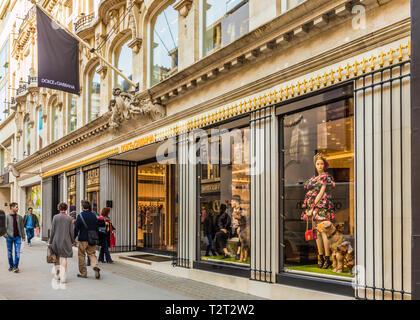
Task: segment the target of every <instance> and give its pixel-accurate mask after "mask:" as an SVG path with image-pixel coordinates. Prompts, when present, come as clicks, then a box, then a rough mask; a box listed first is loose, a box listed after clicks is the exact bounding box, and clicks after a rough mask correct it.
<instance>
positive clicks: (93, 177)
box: [87, 168, 99, 186]
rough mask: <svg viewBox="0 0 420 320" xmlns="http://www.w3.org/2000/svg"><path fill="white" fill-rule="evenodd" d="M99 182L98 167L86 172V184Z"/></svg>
mask: <svg viewBox="0 0 420 320" xmlns="http://www.w3.org/2000/svg"><path fill="white" fill-rule="evenodd" d="M95 184H99V168H98V169H93V170H89V171H88V172H87V185H88V186H91V185H95Z"/></svg>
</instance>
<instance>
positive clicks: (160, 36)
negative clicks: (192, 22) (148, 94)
mask: <svg viewBox="0 0 420 320" xmlns="http://www.w3.org/2000/svg"><path fill="white" fill-rule="evenodd" d="M174 2H175V1H172V3H171V5H168V6H167V7H166V8H165V9H164V10H163V11H162V12H161V13H160V14H159V15H158V16H157V17H156V20H155V21H154V23H153V25H152V29H151V30H152V37H151V38H152V42H151V51H152V53H151V64H150V65H151V71H150V73H151V83H150V84H151V85H152V86H153V85H155V84H157V83H159V82H161V81H162V80H165V79H166V78H168V77H169V76H170V75H172V74H173V73H175V72H176V70H177V67H178V11H176V10H175V9H174V8H173V3H174Z"/></svg>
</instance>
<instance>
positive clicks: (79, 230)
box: [74, 200, 100, 279]
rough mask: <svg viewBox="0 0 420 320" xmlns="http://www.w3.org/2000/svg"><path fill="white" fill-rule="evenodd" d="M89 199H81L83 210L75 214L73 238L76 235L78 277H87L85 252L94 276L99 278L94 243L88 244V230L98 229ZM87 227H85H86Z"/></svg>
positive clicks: (96, 219)
mask: <svg viewBox="0 0 420 320" xmlns="http://www.w3.org/2000/svg"><path fill="white" fill-rule="evenodd" d="M90 208H91V207H90V203H89V201H86V200H82V209H83V211H82V212H81V213H80V214H79V215H78V216H77V218H76V223H75V226H74V238H75V239H76V237H78V241H79V245H78V256H79V272H80V273H79V274H78V275H77V276H78V277H79V278H87V268H86V254H87V255H88V257H89V258H90V262H91V266H92V267H93V270H94V271H95V278H96V279H99V278H100V273H99V271H100V269H99V268H98V259H97V258H96V245H89V243H88V230H89V231H98V218H97V217H96V215H95V214H94V213H93V212H91V211H90ZM86 227H87V228H86Z"/></svg>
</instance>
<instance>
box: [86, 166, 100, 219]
mask: <svg viewBox="0 0 420 320" xmlns="http://www.w3.org/2000/svg"><path fill="white" fill-rule="evenodd" d="M99 179H100V176H99V168H94V169H89V170H87V171H85V190H86V192H85V197H86V199H87V201H89V203H90V205H91V206H92V212H96V213H98V214H99V212H100V208H99V186H100V183H99V182H100V180H99Z"/></svg>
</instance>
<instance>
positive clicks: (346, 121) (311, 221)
mask: <svg viewBox="0 0 420 320" xmlns="http://www.w3.org/2000/svg"><path fill="white" fill-rule="evenodd" d="M283 127H284V137H283V139H284V163H283V165H284V167H283V169H284V203H283V204H284V215H285V223H284V244H285V268H286V269H288V270H295V271H296V270H297V271H304V272H316V273H323V274H329V275H340V276H343V275H344V276H352V274H351V270H352V267H353V263H354V259H353V258H354V251H353V248H354V228H355V225H354V137H353V133H354V132H353V130H354V129H353V128H354V113H353V101H352V99H347V100H342V101H339V102H335V103H332V104H328V105H325V106H321V107H318V108H314V109H310V110H307V111H304V112H300V113H296V114H292V115H288V116H285V117H284V121H283ZM313 228H314V229H316V231H314V233H315V235H316V240H315V239H312V238H311V237H310V236H309V238H308V237H307V236H308V232H307V231H309V233H310V232H311V230H312V229H313Z"/></svg>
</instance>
